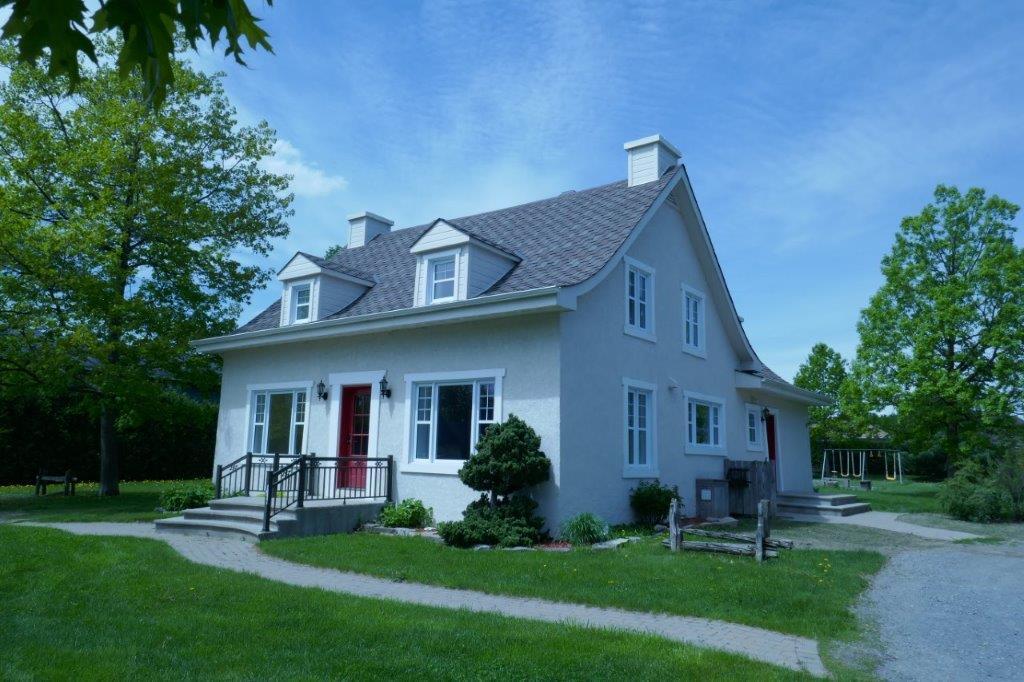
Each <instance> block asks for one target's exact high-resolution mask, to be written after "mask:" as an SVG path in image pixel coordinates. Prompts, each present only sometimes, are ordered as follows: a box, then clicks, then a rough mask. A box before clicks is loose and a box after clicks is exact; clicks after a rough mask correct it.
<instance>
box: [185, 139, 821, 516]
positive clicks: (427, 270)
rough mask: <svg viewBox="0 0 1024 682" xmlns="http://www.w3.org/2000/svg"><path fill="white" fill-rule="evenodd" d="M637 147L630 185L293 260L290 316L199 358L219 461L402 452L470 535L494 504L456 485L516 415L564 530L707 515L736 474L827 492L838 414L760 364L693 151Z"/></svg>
mask: <svg viewBox="0 0 1024 682" xmlns="http://www.w3.org/2000/svg"><path fill="white" fill-rule="evenodd" d="M625 150H626V156H627V178H626V180H623V181H618V182H613V183H611V184H607V185H603V186H600V187H595V188H593V189H587V190H582V191H569V192H565V193H562V194H560V195H558V196H556V197H553V198H550V199H544V200H541V201H536V202H532V203H529V204H524V205H521V206H514V207H512V208H506V209H502V210H497V211H491V212H488V213H482V214H478V215H472V216H466V217H463V218H453V219H447V218H439V219H437V220H434V221H433V222H431V223H429V224H424V225H420V226H418V227H410V228H407V229H393V224H392V222H391V221H389V220H387V219H385V218H382V217H381V216H379V215H376V214H373V213H361V214H359V215H355V216H352V217H350V219H349V221H350V224H351V229H350V235H351V236H350V239H349V243H348V246H347V248H345V249H343V250H342V251H341V252H340V253H339V254H337V255H336V256H334V257H333V258H331V259H330V260H325V259H322V258H319V257H316V256H312V255H309V254H305V253H298V254H296V255H295V256H294V257H293V258H292V259H291V260H290V261H289V262H288V263H287V264H286V265H285V266H284V268H283V269H282V270H281V271H280V273H279V276H278V279H279V280H280V284H281V297H280V300H278V301H277V302H275V303H274V304H273V305H271V306H270V307H268V308H267V309H266V310H265V311H263V312H262V313H260V314H259V315H258V316H256V318H255V319H253V320H252V321H250V322H249V323H247V324H245V325H243V326H241V327H239V328H238V329H237V330H236V331H234V332H233V333H231V334H228V335H226V336H220V337H216V338H210V339H203V340H201V341H197V342H196V346H197V347H198V348H199V349H200V350H202V351H204V352H207V353H216V354H219V355H220V356H221V357H222V358H223V361H224V365H223V386H222V389H221V399H220V417H219V422H218V430H217V445H216V462H217V463H219V464H225V463H227V462H230V461H232V460H236V459H237V458H238V457H239V456H241V455H244V454H245V453H246V452H253V453H272V452H276V453H281V454H308V453H315V454H316V455H318V456H320V457H337V456H339V455H347V456H357V457H361V456H367V457H383V456H393V457H394V461H395V469H396V471H395V475H394V479H393V480H394V491H393V496H394V497H395V498H397V499H402V498H407V497H416V498H420V499H422V500H423V501H424V502H426V503H427V504H428V505H430V506H432V507H434V509H435V513H436V515H437V517H438V519H440V520H444V519H451V518H457V517H458V516H459V515H460V513H461V512H462V510H463V509H464V508H465V506H466V504H467V503H469V502H470V501H471V500H472V499H474V497H475V496H476V493H474V492H473V491H472V490H470V489H468V488H466V487H465V486H464V485H463V484H462V483H461V482H460V481H459V479H458V476H457V472H458V470H459V468H460V467H461V465H462V463H463V462H464V461H465V459H466V458H468V457H470V456H471V455H472V452H473V447H474V443H475V441H476V439H477V438H478V435H479V434H480V433H481V432H482V431H483V429H485V428H486V427H487V425H488V424H490V423H493V422H496V421H501V420H502V419H503V418H505V417H506V416H507V415H509V414H510V413H514V414H516V415H518V416H520V417H522V418H523V419H525V420H526V421H527V422H528V423H529V424H530V425H532V426H533V427H534V428H535V429H536V430H537V432H538V433H539V434H540V436H541V438H542V441H543V448H544V450H545V452H546V453H547V455H548V457H549V458H550V459H551V461H552V465H553V466H552V476H551V481H550V482H549V483H548V484H545V485H544V486H541V487H540V488H539V489H538V490H536V491H534V496H535V498H536V499H537V500H538V501H539V502H540V504H541V508H540V510H539V511H540V513H541V514H543V515H544V516H545V518H546V519H547V520H548V522H549V525H550V526H551V527H552V528H557V526H558V524H559V523H560V522H561V521H562V520H564V519H565V518H567V517H569V516H571V515H573V514H576V513H578V512H581V511H591V512H595V513H597V514H600V515H601V516H602V517H604V518H605V519H607V520H609V521H612V522H623V521H628V520H629V519H630V517H631V513H630V508H629V502H628V494H629V490H630V489H631V488H632V487H634V486H635V485H636V484H637V482H638V480H643V479H660V480H661V481H662V482H664V483H667V484H670V485H671V484H675V485H678V486H679V490H680V491H681V493H682V494H683V497H684V501H685V504H686V505H687V508H688V509H693V508H694V502H695V501H694V481H695V479H698V478H717V479H720V478H722V477H723V475H724V472H723V463H724V461H725V459H726V458H728V459H732V460H744V459H746V460H771V461H773V462H774V467H775V470H776V478H777V486H778V488H779V489H780V490H781V491H785V492H793V493H801V492H803V493H807V492H811V491H812V485H811V476H812V474H811V462H810V451H809V440H808V433H807V407H808V406H810V405H818V404H823V402H824V401H823V399H822V397H821V396H819V395H817V394H813V393H809V392H807V391H803V390H801V389H798V388H796V387H794V386H792V385H791V384H789V383H787V382H786V381H784V380H783V379H781V378H780V377H778V376H777V375H776V374H774V373H773V372H772V371H771V370H769V369H768V368H767V367H765V366H764V364H763V363H762V362H761V361H760V360H759V359H758V357H757V355H756V354H755V352H754V350H753V348H751V345H750V342H749V341H748V339H747V337H746V334H745V333H744V331H743V327H742V324H741V320H740V318H739V317H738V315H737V313H736V310H735V308H734V305H733V301H732V299H731V297H730V294H729V291H728V288H727V286H726V282H725V278H724V276H723V273H722V269H721V267H720V265H719V262H718V260H717V258H716V256H715V252H714V249H713V247H712V244H711V239H710V235H709V233H708V230H707V227H706V226H705V224H704V221H703V219H702V217H701V214H700V210H699V209H698V206H697V203H696V200H695V198H694V194H693V189H692V187H691V186H690V182H689V180H688V178H687V174H686V169H685V167H684V166H683V165H682V164H681V163H680V162H679V158H680V155H679V153H678V152H677V151H676V149H675V148H674V147H673V146H672V145H671V144H670V143H668V142H667V141H666V140H664V139H663V138H662V137H661V136H658V135H655V136H652V137H648V138H644V139H641V140H636V141H634V142H630V143H627V144H626V145H625ZM382 379H385V380H386V382H387V384H388V386H389V388H388V390H386V391H385V390H382V388H381V380H382ZM348 484H349V485H351V484H352V482H351V481H349V482H348ZM356 484H358V481H356Z"/></svg>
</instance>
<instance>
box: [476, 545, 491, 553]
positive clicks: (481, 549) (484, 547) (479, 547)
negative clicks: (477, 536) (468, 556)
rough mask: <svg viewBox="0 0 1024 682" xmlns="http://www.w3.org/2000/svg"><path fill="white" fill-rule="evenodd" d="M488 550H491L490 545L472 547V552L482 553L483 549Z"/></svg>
mask: <svg viewBox="0 0 1024 682" xmlns="http://www.w3.org/2000/svg"><path fill="white" fill-rule="evenodd" d="M490 548H491V546H490V545H474V546H473V551H474V552H480V551H483V550H485V549H490Z"/></svg>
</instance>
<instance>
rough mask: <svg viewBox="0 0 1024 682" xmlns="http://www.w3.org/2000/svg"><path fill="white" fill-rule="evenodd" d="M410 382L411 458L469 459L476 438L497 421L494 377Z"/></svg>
mask: <svg viewBox="0 0 1024 682" xmlns="http://www.w3.org/2000/svg"><path fill="white" fill-rule="evenodd" d="M413 386H414V391H413V394H412V395H413V396H414V397H415V402H414V403H413V411H414V417H415V419H414V430H413V434H412V439H413V443H412V448H411V451H412V453H413V455H412V458H413V459H414V460H421V461H443V460H466V459H469V456H470V454H472V451H473V448H474V447H475V446H476V442H477V440H479V438H480V437H481V436H482V435H483V434H484V432H485V431H486V429H487V427H488V426H490V425H491V424H493V423H495V421H497V418H498V399H499V395H498V384H497V381H496V379H494V378H485V379H472V380H452V381H436V382H429V383H416V384H414V385H413Z"/></svg>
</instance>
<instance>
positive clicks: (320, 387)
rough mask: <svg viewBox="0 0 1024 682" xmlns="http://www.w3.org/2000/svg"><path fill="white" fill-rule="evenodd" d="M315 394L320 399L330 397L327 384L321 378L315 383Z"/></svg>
mask: <svg viewBox="0 0 1024 682" xmlns="http://www.w3.org/2000/svg"><path fill="white" fill-rule="evenodd" d="M316 395H317V397H318V398H320V400H327V398H328V397H330V393H328V392H327V384H325V383H324V380H323V379H321V380H320V383H318V384H317V385H316Z"/></svg>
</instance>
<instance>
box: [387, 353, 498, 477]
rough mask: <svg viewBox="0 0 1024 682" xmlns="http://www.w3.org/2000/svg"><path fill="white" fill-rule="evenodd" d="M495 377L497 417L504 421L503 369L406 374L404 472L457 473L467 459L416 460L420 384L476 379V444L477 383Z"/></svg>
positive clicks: (434, 408) (434, 406) (433, 410)
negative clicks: (418, 391)
mask: <svg viewBox="0 0 1024 682" xmlns="http://www.w3.org/2000/svg"><path fill="white" fill-rule="evenodd" d="M487 379H492V380H493V381H494V420H495V421H496V422H500V421H503V420H504V415H505V413H504V398H503V394H504V391H503V386H502V384H503V383H504V379H505V370H504V369H474V370H461V371H453V372H426V373H417V374H406V375H405V408H404V409H405V438H404V439H403V441H404V442H403V448H404V452H403V455H402V463H401V466H400V467H399V469H400V471H402V472H403V473H418V474H435V475H441V476H458V474H459V470H460V469H461V468H462V465H463V464H465V463H466V461H465V460H458V459H455V460H433V459H430V460H423V459H416V452H415V450H414V447H415V446H414V442H415V438H416V434H415V428H416V416H415V409H416V395H415V387H416V385H417V384H425V383H441V384H444V383H460V382H470V381H473V382H474V386H473V445H474V446H475V445H476V438H477V431H476V426H477V411H478V409H479V402H478V401H479V389H478V387H477V386H478V385H477V384H476V383H475V382H477V381H481V380H487ZM436 399H437V391H436V390H435V391H434V392H433V402H432V403H431V419H436V415H437V402H436Z"/></svg>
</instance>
